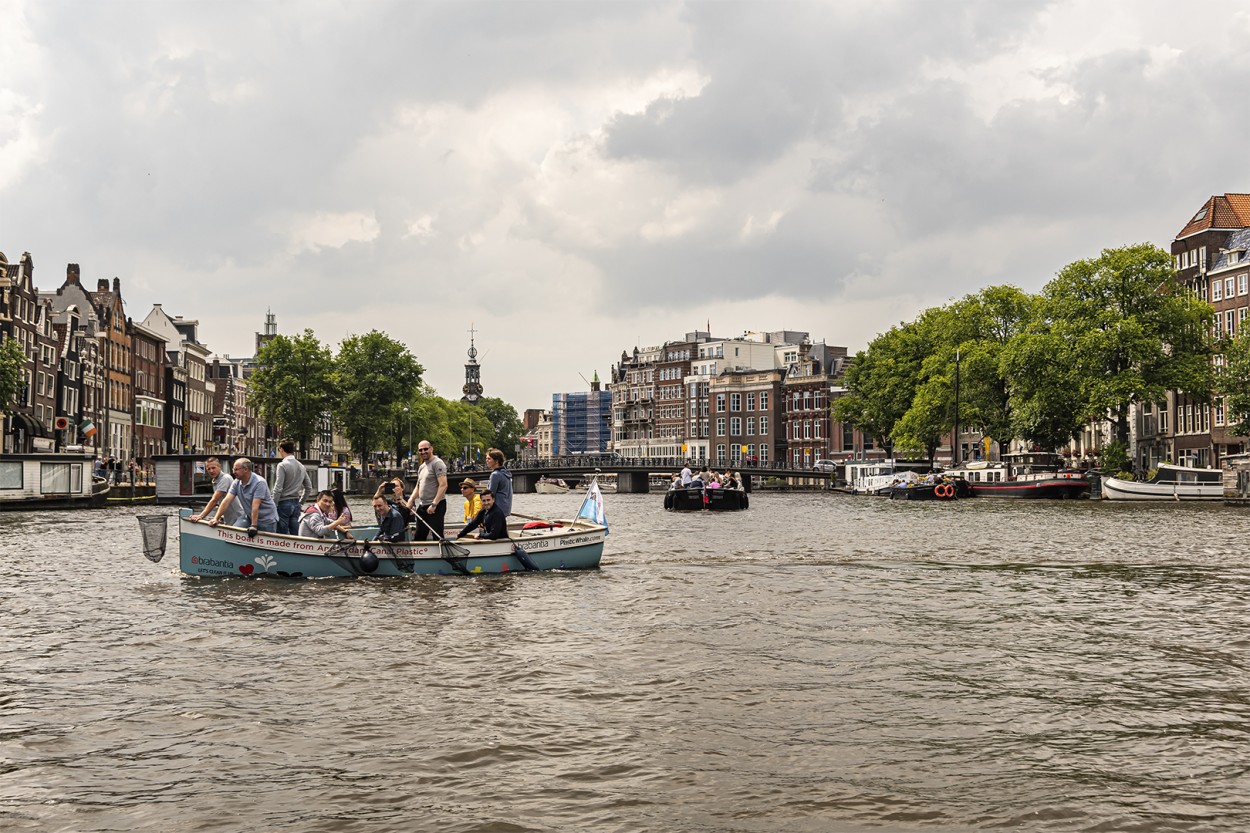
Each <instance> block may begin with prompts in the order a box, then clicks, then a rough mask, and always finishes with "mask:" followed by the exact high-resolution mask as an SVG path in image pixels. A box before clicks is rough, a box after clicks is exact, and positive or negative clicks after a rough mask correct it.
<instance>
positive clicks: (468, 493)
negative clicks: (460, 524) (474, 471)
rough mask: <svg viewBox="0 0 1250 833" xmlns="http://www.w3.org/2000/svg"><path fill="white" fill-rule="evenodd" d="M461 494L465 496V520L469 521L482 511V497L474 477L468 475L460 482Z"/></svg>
mask: <svg viewBox="0 0 1250 833" xmlns="http://www.w3.org/2000/svg"><path fill="white" fill-rule="evenodd" d="M460 494H461V495H462V496H463V497H464V521H465V523H468V522H469V521H471V520H473V519H474V518H475V517H477V513H478V512H481V511H482V498H481V497H480V496H479V495H478V493H477V483H475V482H473V478H471V477H466V478H465V479H464V482H463V483H461V484H460Z"/></svg>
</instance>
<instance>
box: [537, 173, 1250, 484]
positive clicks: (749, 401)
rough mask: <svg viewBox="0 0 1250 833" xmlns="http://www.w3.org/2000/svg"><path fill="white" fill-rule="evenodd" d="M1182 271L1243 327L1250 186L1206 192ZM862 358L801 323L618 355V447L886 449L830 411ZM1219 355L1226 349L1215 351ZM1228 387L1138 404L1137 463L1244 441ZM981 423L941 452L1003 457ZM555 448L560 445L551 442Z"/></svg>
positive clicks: (1183, 239) (1106, 438) (758, 456)
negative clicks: (801, 328) (796, 327)
mask: <svg viewBox="0 0 1250 833" xmlns="http://www.w3.org/2000/svg"><path fill="white" fill-rule="evenodd" d="M1171 253H1172V255H1173V257H1174V258H1175V265H1176V280H1177V281H1178V282H1179V283H1180V285H1182V286H1184V287H1186V288H1187V289H1189V291H1191V292H1193V293H1194V294H1195V295H1197V296H1198V297H1200V298H1202V299H1203V300H1206V301H1209V302H1210V303H1211V305H1212V306H1213V307H1214V308H1215V317H1214V320H1213V322H1212V330H1213V335H1215V336H1217V337H1219V336H1229V337H1232V336H1235V335H1237V334H1238V333H1239V332H1240V330H1241V328H1242V327H1243V326H1245V325H1246V324H1245V322H1246V319H1247V317H1250V194H1223V195H1216V196H1212V197H1210V198H1209V199H1207V200H1206V201H1205V202H1204V203H1203V205H1202V206H1201V207H1200V208H1199V209H1198V210H1197V212H1196V213H1195V214H1194V215H1193V216H1192V217H1191V218H1190V219H1189V221H1188V222H1186V223H1185V224H1184V226H1183V227H1182V228H1181V230H1180V231H1179V232H1178V233H1177V235H1176V237H1175V239H1173V241H1172V243H1171ZM851 361H853V357H851V356H848V352H847V349H846V348H845V347H833V346H830V345H827V344H825V343H824V342H814V341H812V339H811V337H810V336H809V334H808V333H805V332H795V331H788V330H782V331H776V332H746V333H743V334H742V335H741V336H737V337H732V338H724V337H714V336H713V335H712V333H711V332H710V331H696V332H690V333H686V334H685V335H684V336H683V337H681V338H676V339H672V340H670V341H666V342H664V343H663V344H660V345H655V346H650V347H635V348H634V349H633V350H632V352H631V351H624V352H622V353H621V358H620V361H619V363H617V364H616V365H614V366H613V368H612V382H611V386H610V390H611V399H612V416H611V440H612V442H611V447H610V450H613V451H616V452H617V453H620V454H622V455H624V456H626V457H632V458H646V457H654V458H663V459H671V458H687V459H691V460H695V461H698V462H700V463H709V464H711V465H714V466H720V465H730V466H738V465H741V464H742V463H744V462H747V461H757V462H759V463H761V464H767V463H780V464H784V465H789V466H791V467H794V468H810V467H811V466H813V465H814V464H815V463H816V461H818V460H833V461H836V462H841V461H845V460H861V459H870V460H871V459H880V458H882V457H884V456H885V450H884V449H882V448H880V447H876V448H874V444H873V438H872V437H871V436H865V435H864V434H863V432H861V431H860V430H859V429H858V428H856V427H855V426H854V425H849V424H842V423H839V422H838V421H837V420H835V419H833V417H832V416H831V414H830V410H829V407H828V406H829V405H830V403H832V402H833V401H834V400H835V399H836V398H837V397H839V396H841V395H844V394H845V393H846V389H845V387H844V375H845V372H846V369H847V368H848V367H849V364H850V362H851ZM1215 361H1216V364H1217V365H1218V364H1220V363H1221V362H1222V357H1220V356H1217V357H1216V358H1215ZM1235 422H1236V419H1235V416H1234V415H1230V414H1228V413H1227V409H1226V407H1225V405H1224V399H1223V397H1221V396H1219V395H1216V396H1215V397H1213V398H1211V399H1202V400H1196V399H1193V398H1190V397H1187V396H1185V395H1184V394H1182V393H1180V392H1171V393H1169V394H1168V396H1167V398H1166V400H1165V401H1163V402H1155V403H1139V404H1138V405H1137V406H1136V407H1135V409H1134V413H1133V417H1132V421H1131V423H1130V449H1129V453H1130V459H1131V460H1132V461H1133V464H1134V465H1135V466H1136V467H1137V469H1138V471H1147V470H1149V469H1151V468H1154V467H1155V466H1157V465H1158V464H1159V463H1160V462H1163V461H1167V460H1170V461H1173V462H1178V463H1181V464H1185V465H1191V466H1198V467H1208V466H1211V467H1218V466H1220V465H1222V464H1223V463H1224V461H1225V460H1226V459H1227V458H1229V457H1230V456H1232V455H1236V454H1240V453H1244V452H1246V451H1247V438H1246V437H1240V436H1236V435H1235V434H1234V433H1233V430H1232V426H1233V424H1234V423H1235ZM1112 436H1113V428H1112V425H1111V423H1110V422H1109V421H1104V422H1098V423H1093V424H1090V425H1088V426H1086V427H1085V429H1084V430H1083V431H1082V432H1081V433H1080V435H1079V436H1078V437H1076V438H1075V439H1074V440H1073V441H1072V442H1071V443H1070V444H1069V445H1068V447H1067V448H1066V449H1062V450H1063V451H1064V452H1065V454H1066V456H1067V457H1068V458H1069V459H1070V460H1071V461H1072V462H1073V463H1074V464H1097V463H1098V462H1099V457H1100V452H1101V450H1102V449H1103V448H1105V447H1106V445H1107V444H1108V443H1109V442H1110V441H1111V438H1112ZM986 440H987V438H985V437H983V436H982V435H981V434H980V433H978V432H976V431H963V432H961V434H960V436H959V437H958V438H955V437H953V436H950V437H947V438H946V443H945V444H944V446H942V447H941V448H939V449H938V450H937V461H938V462H939V463H940V464H942V465H947V464H949V462H950V461H951V459H952V457H953V450H954V448H955V443H958V447H959V449H960V454H959V459H960V460H975V459H981V458H982V457H995V456H997V454H998V453H1000V452H1001V451H1003V450H1004V449H998V448H997V447H996V446H995V445H994V444H993V443H992V442H986ZM552 453H558V450H557V449H553V450H552Z"/></svg>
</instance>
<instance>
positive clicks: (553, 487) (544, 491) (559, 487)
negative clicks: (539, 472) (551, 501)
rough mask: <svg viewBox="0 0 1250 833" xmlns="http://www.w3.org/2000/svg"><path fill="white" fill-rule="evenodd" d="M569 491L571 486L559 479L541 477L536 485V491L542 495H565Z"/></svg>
mask: <svg viewBox="0 0 1250 833" xmlns="http://www.w3.org/2000/svg"><path fill="white" fill-rule="evenodd" d="M568 490H569V484H568V483H565V482H564V481H563V480H561V479H560V478H558V477H540V478H538V482H537V483H535V484H534V491H535V492H536V493H537V494H540V495H563V494H565V493H567V492H568Z"/></svg>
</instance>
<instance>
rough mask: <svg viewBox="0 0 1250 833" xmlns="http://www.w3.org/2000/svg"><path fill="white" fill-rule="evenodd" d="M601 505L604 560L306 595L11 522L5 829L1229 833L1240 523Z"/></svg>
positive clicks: (86, 536) (93, 527)
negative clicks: (695, 511)
mask: <svg viewBox="0 0 1250 833" xmlns="http://www.w3.org/2000/svg"><path fill="white" fill-rule="evenodd" d="M577 503H578V498H577V496H576V495H564V496H537V495H520V496H518V498H517V502H516V508H517V510H518V511H520V512H525V513H527V514H532V515H543V514H548V513H553V514H570V513H571V512H572V510H573V509H574V507H576V505H577ZM359 509H360V511H361V514H363V513H365V512H367V509H366V508H365V506H364V504H361V505H360V507H359ZM607 509H608V518H609V521H610V523H611V534H610V535H609V536H608V543H607V551H606V555H605V558H604V563H603V568H602V569H601V570H599V571H593V572H582V573H549V574H542V575H533V574H528V575H527V574H513V575H510V576H502V577H472V578H466V577H460V576H448V577H433V576H432V577H420V578H412V579H396V580H368V579H360V580H334V581H312V582H274V581H253V580H247V579H220V580H198V579H193V578H183V577H180V576H179V575H178V574H177V572H176V569H177V559H176V550H175V551H174V552H172V553H171V554H170V555H167V556H166V559H165V561H163V562H161V563H160V564H158V565H153V564H151V563H149V562H148V561H146V560H145V559H144V558H143V556H142V554H141V550H140V546H139V533H138V525H137V524H136V522H135V518H134V515H135V513H136V510H134V509H130V510H114V509H109V510H102V511H94V512H78V513H73V514H51V513H49V514H40V515H21V514H7V515H0V540H2V541H3V542H4V543H3V544H0V552H2V553H3V558H2V559H0V830H4V831H120V830H126V831H175V830H176V831H232V832H235V833H237V831H326V833H330V832H331V831H335V832H337V831H392V830H394V831H422V830H437V831H441V832H442V833H456V832H458V831H464V832H465V833H469V832H470V831H472V832H473V833H488V832H489V833H517V832H518V831H561V832H562V833H567V832H568V831H619V833H637V831H665V832H666V833H685V832H686V831H691V832H693V831H698V832H699V833H719V832H720V831H743V832H744V833H747V832H749V833H755V832H756V831H813V833H815V832H816V831H821V833H824V831H882V830H884V831H973V830H977V831H979V830H1023V831H1203V833H1211V831H1244V830H1247V829H1250V771H1248V767H1250V753H1248V751H1247V750H1248V749H1250V674H1248V673H1247V664H1248V662H1250V610H1248V606H1247V597H1248V595H1250V567H1248V565H1247V562H1246V558H1245V553H1246V546H1247V544H1246V542H1247V540H1250V535H1248V534H1247V533H1248V532H1250V514H1248V513H1247V512H1246V511H1244V510H1238V509H1232V508H1227V507H1224V506H1222V505H1215V506H1210V505H1195V504H1169V503H1161V504H1154V505H1135V504H1113V503H1106V502H1099V501H1093V502H1091V501H1081V502H1057V503H1031V502H1012V501H995V500H991V499H981V500H975V499H974V500H966V501H961V502H956V503H951V504H936V503H933V504H926V503H906V502H890V501H887V500H883V499H874V498H853V497H849V496H843V495H834V494H826V493H807V494H767V493H756V494H755V495H753V496H752V501H751V508H750V510H748V511H746V512H742V513H734V514H723V515H716V516H708V515H693V516H692V515H676V514H671V513H665V512H664V511H663V510H662V509H661V496H660V495H650V496H648V495H608V496H607ZM148 511H153V510H148ZM154 511H166V510H162V509H157V510H154Z"/></svg>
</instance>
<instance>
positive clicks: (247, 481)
mask: <svg viewBox="0 0 1250 833" xmlns="http://www.w3.org/2000/svg"><path fill="white" fill-rule="evenodd" d="M278 447H279V450H280V453H281V455H282V461H281V462H280V463H279V464H278V469H277V476H276V478H275V483H274V487H273V489H270V487H269V484H268V483H267V482H266V481H265V479H264V478H263V477H261V476H260V475H259V474H258V473H256V471H255V467H254V465H253V464H252V461H251V460H249V459H247V458H245V457H240V458H239V459H237V460H235V462H234V467H233V469H232V471H233V474H234V476H233V477H231V476H230V475H229V474H226V473H225V472H223V471H222V470H221V461H220V460H219V459H218V458H216V457H210V458H209V459H208V460H207V461H206V462H205V471H206V472H207V473H208V476H209V477H210V478H211V479H212V483H213V495H212V497H211V498H210V499H209V501H208V504H207V505H206V506H205V507H204V509H203V510H202V511H200V512H198V513H196V514H193V515H191V516H190V518H189V520H190V521H192V522H193V523H199V522H200V521H202V520H203V521H206V522H207V523H208V524H209V525H210V526H218V525H219V524H223V523H224V524H226V525H227V526H235V527H244V528H246V529H247V534H248V535H249V536H251V537H254V536H255V535H256V534H257V533H258V532H277V533H281V534H286V535H298V536H301V537H304V538H339V537H340V536H341V537H345V538H351V537H352V534H351V532H350V530H351V526H352V514H351V510H350V509H349V508H348V507H347V499H346V497H345V496H344V495H343V492H342V490H324V491H321V492H318V493H316V496H315V498H314V499H313V502H312V504H311V505H309V506H308V507H307V508H305V509H304V510H303V511H302V512H301V511H300V508H299V507H300V506H301V504H302V502H303V500H304V499H305V498H312V497H313V486H312V481H311V479H310V478H309V477H308V472H307V470H306V469H305V468H304V466H303V464H301V463H300V462H299V460H298V458H297V457H296V456H295V444H294V442H293V441H291V440H283V441H282V442H281V443H280V444H279V446H278ZM417 454H418V456H419V457H420V459H421V464H420V466H419V467H418V469H417V477H416V483H415V484H414V485H413V489H412V493H411V494H410V495H408V496H407V497H405V494H406V492H407V488H408V486H407V484H406V483H405V482H404V479H403V478H402V477H395V478H393V479H391V480H389V481H386V482H385V483H383V484H382V485H381V486H379V487H378V489H377V491H376V492H375V493H374V495H373V512H374V515H375V516H376V518H377V524H378V532H377V534H376V535H375V536H374V538H373V540H375V541H386V542H392V543H393V542H397V541H410V540H411V541H425V540H429V538H430V537H431V536H433V538H434V539H435V540H442V539H443V538H444V534H443V530H444V520H445V518H446V516H447V464H446V463H444V462H443V461H442V460H441V459H439V457H438V456H437V455H436V454H435V453H434V446H433V445H432V444H431V443H430V442H429V441H428V440H422V441H421V442H420V443H419V444H418V446H417ZM288 461H291V462H288ZM505 464H506V460H505V458H504V454H503V452H502V451H500V450H499V449H497V448H491V449H488V450H487V452H486V465H487V468H489V469H490V480H489V481H488V483H487V487H486V488H484V489H482V490H481V491H480V492H479V491H478V486H477V483H476V482H475V481H473V480H472V479H466V480H465V481H464V483H463V484H461V487H460V493H461V495H462V496H463V497H464V521H465V523H464V526H463V528H462V529H461V530H460V532H459V533H457V535H456V537H457V538H463V537H466V536H468V535H469V534H470V533H474V532H476V537H478V538H484V539H492V540H493V539H496V538H506V537H508V521H507V519H508V515H510V514H511V513H512V473H511V472H509V471H508V470H507V469H506V468H505ZM301 472H302V475H301ZM292 509H294V513H293V514H292ZM292 518H294V520H293V521H292Z"/></svg>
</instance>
